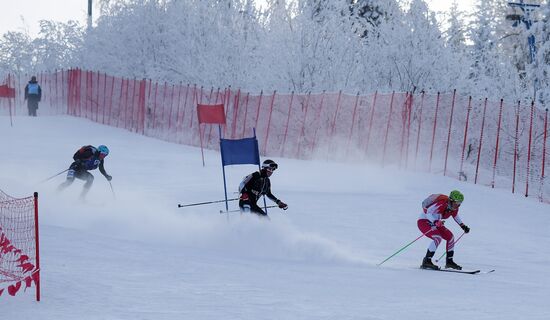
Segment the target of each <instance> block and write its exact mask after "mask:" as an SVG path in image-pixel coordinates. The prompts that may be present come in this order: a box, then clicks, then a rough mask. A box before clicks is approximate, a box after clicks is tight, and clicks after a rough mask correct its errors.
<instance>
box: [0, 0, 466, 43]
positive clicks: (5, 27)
mask: <svg viewBox="0 0 550 320" xmlns="http://www.w3.org/2000/svg"><path fill="white" fill-rule="evenodd" d="M95 2H97V1H94V8H93V15H94V16H95V17H97V14H99V10H98V9H97V8H96V6H95ZM257 2H262V0H257ZM427 2H428V4H429V5H430V6H431V7H432V8H433V9H434V10H435V11H443V10H447V9H448V8H449V7H450V6H451V3H452V1H451V0H447V1H443V0H428V1H427ZM458 3H459V8H460V9H461V10H468V9H470V8H472V7H473V5H474V0H460V1H458ZM0 8H2V10H1V13H0V35H2V34H4V33H5V32H7V31H21V30H24V29H28V30H29V32H30V33H31V35H36V34H37V33H38V31H39V26H38V21H39V20H55V21H62V22H66V21H68V20H77V21H79V22H80V23H81V24H83V25H85V24H86V14H87V10H88V0H50V1H45V0H23V1H15V0H0ZM22 19H24V21H23V20H22Z"/></svg>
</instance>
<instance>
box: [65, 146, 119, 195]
mask: <svg viewBox="0 0 550 320" xmlns="http://www.w3.org/2000/svg"><path fill="white" fill-rule="evenodd" d="M99 153H100V152H99V151H98V150H97V149H96V148H95V147H92V146H83V147H82V148H80V149H79V150H78V151H77V152H76V153H75V154H74V155H73V160H74V162H73V163H72V164H71V166H70V167H69V171H68V172H67V180H66V181H65V182H64V183H62V184H61V185H60V186H59V189H64V188H66V187H68V186H69V185H71V184H72V183H73V181H74V179H75V178H78V179H80V180H84V181H86V183H85V184H84V189H83V190H82V194H81V196H85V195H86V193H87V192H88V190H89V189H90V187H91V186H92V183H93V182H94V176H93V175H92V174H91V173H89V172H88V170H95V169H97V168H98V167H99V171H100V172H101V174H102V175H103V176H105V178H107V180H111V176H110V175H108V174H107V172H106V171H105V167H104V166H103V163H104V161H103V159H101V160H100V159H99Z"/></svg>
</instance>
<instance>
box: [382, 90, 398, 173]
mask: <svg viewBox="0 0 550 320" xmlns="http://www.w3.org/2000/svg"><path fill="white" fill-rule="evenodd" d="M394 95H395V91H392V93H391V98H390V112H389V113H388V123H387V124H386V133H385V134H384V150H383V151H382V168H383V167H384V162H385V160H386V145H387V143H388V133H389V131H390V122H391V112H392V109H393V97H394Z"/></svg>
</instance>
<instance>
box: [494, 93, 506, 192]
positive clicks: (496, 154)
mask: <svg viewBox="0 0 550 320" xmlns="http://www.w3.org/2000/svg"><path fill="white" fill-rule="evenodd" d="M503 101H504V99H500V108H499V111H498V125H497V139H496V140H497V141H496V143H495V159H494V161H493V181H492V182H491V187H492V188H494V187H495V176H496V173H497V159H498V144H499V138H500V123H501V121H502V103H503Z"/></svg>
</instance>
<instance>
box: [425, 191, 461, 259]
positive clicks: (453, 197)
mask: <svg viewBox="0 0 550 320" xmlns="http://www.w3.org/2000/svg"><path fill="white" fill-rule="evenodd" d="M462 201H464V195H462V193H460V191H458V190H453V191H451V194H450V195H449V196H446V195H444V194H432V195H430V196H429V197H428V198H426V199H425V200H424V201H423V202H422V209H423V212H422V213H421V214H420V217H419V218H418V221H417V225H418V229H420V231H421V232H422V233H423V234H424V235H425V236H426V237H428V238H430V239H432V240H433V241H432V243H430V246H429V247H428V251H427V252H426V256H425V257H424V259H423V260H422V265H421V266H420V267H421V268H423V269H439V267H438V266H436V265H435V264H433V263H432V257H433V256H434V254H435V251H436V249H437V247H438V246H439V244H440V243H441V241H443V239H444V240H445V241H447V248H446V249H447V261H446V264H445V268H452V269H457V270H461V269H462V267H461V266H459V265H458V264H456V263H455V262H454V261H453V256H454V244H455V240H454V236H453V233H452V232H451V230H449V229H447V228H446V227H445V225H444V223H445V219H448V218H450V217H452V218H453V219H454V220H455V221H456V223H457V224H458V225H459V226H460V227H461V228H462V230H464V232H465V233H468V232H470V228H469V227H468V226H466V225H465V224H464V223H463V222H462V219H460V217H459V216H458V209H459V207H460V204H461V203H462Z"/></svg>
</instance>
